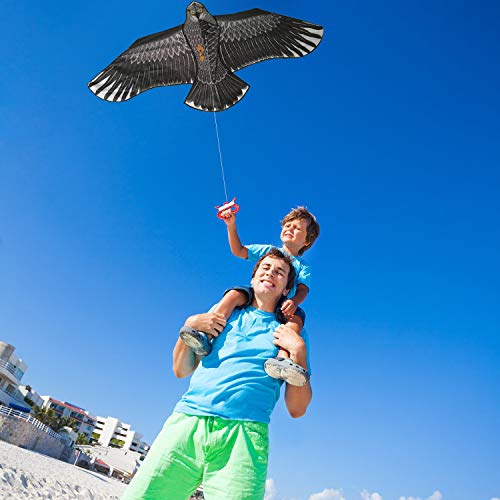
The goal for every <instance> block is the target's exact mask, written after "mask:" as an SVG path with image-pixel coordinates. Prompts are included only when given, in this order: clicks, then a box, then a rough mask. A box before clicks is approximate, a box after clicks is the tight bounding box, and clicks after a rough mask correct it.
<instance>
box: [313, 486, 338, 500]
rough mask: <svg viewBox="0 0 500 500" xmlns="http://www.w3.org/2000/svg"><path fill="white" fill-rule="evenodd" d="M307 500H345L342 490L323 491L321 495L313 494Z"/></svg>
mask: <svg viewBox="0 0 500 500" xmlns="http://www.w3.org/2000/svg"><path fill="white" fill-rule="evenodd" d="M309 500H345V496H344V494H343V493H342V490H332V489H331V488H330V489H325V490H323V491H322V492H321V493H313V494H312V495H311V496H310V497H309Z"/></svg>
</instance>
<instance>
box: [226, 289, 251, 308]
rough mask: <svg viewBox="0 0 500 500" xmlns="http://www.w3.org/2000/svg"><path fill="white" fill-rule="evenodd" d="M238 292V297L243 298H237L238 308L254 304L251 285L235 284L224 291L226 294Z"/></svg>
mask: <svg viewBox="0 0 500 500" xmlns="http://www.w3.org/2000/svg"><path fill="white" fill-rule="evenodd" d="M229 293H230V294H231V295H232V294H233V293H234V294H237V297H240V299H241V300H237V298H236V300H237V305H236V307H238V308H245V307H248V306H250V305H252V302H253V297H254V294H253V288H252V287H251V286H234V287H232V288H228V289H227V290H226V291H225V292H224V296H225V295H227V294H229Z"/></svg>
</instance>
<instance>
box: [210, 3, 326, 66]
mask: <svg viewBox="0 0 500 500" xmlns="http://www.w3.org/2000/svg"><path fill="white" fill-rule="evenodd" d="M215 19H216V20H217V23H218V24H219V26H220V28H221V34H220V46H219V52H220V55H221V57H222V60H223V61H224V63H225V64H226V66H227V67H228V68H230V69H231V70H232V71H236V70H238V69H241V68H244V67H246V66H249V65H250V64H254V63H257V62H260V61H265V60H266V59H274V58H279V57H302V56H305V55H307V54H309V53H311V52H312V51H313V50H314V49H315V48H316V47H317V46H318V45H319V42H321V38H322V36H323V28H322V27H321V26H318V25H316V24H312V23H308V22H307V21H301V20H300V19H294V18H293V17H286V16H282V15H280V14H274V13H273V12H266V11H265V10H260V9H252V10H247V11H244V12H239V13H237V14H229V15H224V16H215Z"/></svg>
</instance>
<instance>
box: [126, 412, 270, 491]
mask: <svg viewBox="0 0 500 500" xmlns="http://www.w3.org/2000/svg"><path fill="white" fill-rule="evenodd" d="M268 453H269V437H268V426H267V424H264V423H262V422H249V421H244V420H225V419H223V418H219V417H201V416H194V415H184V414H183V413H173V414H172V415H171V416H170V417H169V418H168V419H167V421H166V422H165V425H164V427H163V429H162V431H161V432H160V434H159V435H158V437H157V438H156V440H155V442H154V444H153V446H152V447H151V450H150V451H149V453H148V456H147V457H146V459H145V460H144V463H143V464H142V465H141V467H140V468H139V470H138V472H137V474H136V475H135V477H134V479H133V480H132V482H131V483H130V485H129V486H128V488H127V490H126V491H125V494H124V496H123V497H122V500H139V499H144V500H146V499H148V500H187V499H188V498H189V496H190V495H191V494H192V493H193V492H194V491H195V490H196V488H197V487H198V486H199V485H200V484H203V493H204V496H205V498H206V499H207V500H221V499H224V500H262V499H263V498H264V492H265V487H266V475H267V457H268Z"/></svg>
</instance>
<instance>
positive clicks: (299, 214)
mask: <svg viewBox="0 0 500 500" xmlns="http://www.w3.org/2000/svg"><path fill="white" fill-rule="evenodd" d="M293 220H303V221H305V222H306V224H307V234H306V243H307V245H306V246H304V247H302V248H301V249H300V250H299V255H302V254H303V253H304V252H305V251H306V250H307V249H309V248H311V247H312V245H313V243H314V242H315V241H316V239H317V238H318V236H319V224H318V221H317V220H316V217H314V215H313V214H312V213H311V212H309V210H307V208H306V207H297V208H294V209H292V210H291V211H290V212H289V213H288V214H286V215H285V217H283V220H282V221H281V227H283V226H284V225H285V224H286V223H287V222H291V221H293Z"/></svg>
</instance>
